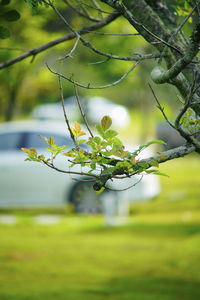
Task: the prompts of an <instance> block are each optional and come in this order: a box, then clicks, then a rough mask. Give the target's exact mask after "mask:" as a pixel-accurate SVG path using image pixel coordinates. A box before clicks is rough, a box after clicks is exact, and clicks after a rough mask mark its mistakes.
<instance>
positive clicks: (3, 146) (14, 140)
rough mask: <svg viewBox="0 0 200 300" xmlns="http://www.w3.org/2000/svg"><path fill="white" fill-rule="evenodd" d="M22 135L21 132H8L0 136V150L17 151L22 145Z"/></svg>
mask: <svg viewBox="0 0 200 300" xmlns="http://www.w3.org/2000/svg"><path fill="white" fill-rule="evenodd" d="M23 138H24V134H23V133H21V132H8V133H1V134H0V150H1V151H4V150H17V149H20V148H21V147H22V145H23Z"/></svg>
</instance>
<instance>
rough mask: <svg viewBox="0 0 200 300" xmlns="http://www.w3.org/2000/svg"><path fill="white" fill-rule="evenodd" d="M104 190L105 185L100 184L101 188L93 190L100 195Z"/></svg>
mask: <svg viewBox="0 0 200 300" xmlns="http://www.w3.org/2000/svg"><path fill="white" fill-rule="evenodd" d="M104 190H105V187H104V186H102V188H101V189H100V190H98V191H95V192H96V194H97V195H100V194H101V193H102V192H103V191H104Z"/></svg>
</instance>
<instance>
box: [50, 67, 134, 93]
mask: <svg viewBox="0 0 200 300" xmlns="http://www.w3.org/2000/svg"><path fill="white" fill-rule="evenodd" d="M138 64H139V62H136V63H135V64H134V65H133V66H132V67H131V68H130V69H129V70H128V71H127V72H126V73H125V74H124V75H123V76H122V77H120V78H119V79H118V80H116V81H115V82H113V83H110V84H107V85H101V86H90V84H88V85H83V84H81V83H79V82H77V81H75V80H73V79H72V78H69V77H66V76H64V75H62V74H60V73H58V72H56V71H53V70H52V69H51V68H50V67H49V66H48V64H47V63H46V66H47V68H48V69H49V71H50V72H51V73H53V74H55V75H57V76H59V77H62V78H64V79H66V80H67V81H69V82H71V83H73V84H75V85H76V86H79V87H81V88H85V89H91V90H96V89H106V88H109V87H112V86H115V85H117V84H118V83H120V82H121V81H122V80H123V79H125V78H126V77H127V76H128V74H129V73H130V72H131V71H133V69H135V67H136V66H137V65H138Z"/></svg>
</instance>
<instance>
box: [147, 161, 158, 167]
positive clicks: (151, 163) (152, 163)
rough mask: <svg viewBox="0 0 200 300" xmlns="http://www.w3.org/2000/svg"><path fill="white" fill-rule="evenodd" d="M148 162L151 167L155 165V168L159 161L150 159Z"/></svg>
mask: <svg viewBox="0 0 200 300" xmlns="http://www.w3.org/2000/svg"><path fill="white" fill-rule="evenodd" d="M149 164H150V165H151V166H152V167H156V168H158V167H159V163H158V162H157V160H151V161H150V163H149Z"/></svg>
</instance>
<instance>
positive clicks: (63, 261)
mask: <svg viewBox="0 0 200 300" xmlns="http://www.w3.org/2000/svg"><path fill="white" fill-rule="evenodd" d="M183 161H184V163H183ZM197 168H198V164H197V157H196V155H190V156H188V157H186V158H184V160H181V159H179V160H175V161H173V162H172V161H170V162H167V163H166V164H164V165H163V166H162V169H161V171H162V172H165V173H167V174H168V175H170V178H165V177H163V178H161V184H162V192H161V194H160V195H159V196H158V197H157V198H156V199H153V200H152V201H150V202H147V203H138V204H134V205H132V206H131V216H130V219H129V222H128V224H127V225H124V226H118V227H105V226H104V225H103V224H104V223H103V217H102V216H84V215H72V214H69V213H67V214H66V211H65V212H64V214H63V216H62V219H61V222H60V223H59V224H56V225H39V224H34V223H33V215H34V214H33V215H32V216H30V214H29V213H28V214H27V213H26V212H18V213H16V217H17V220H18V222H17V224H16V225H2V224H1V225H0V241H1V242H0V245H1V246H0V270H1V272H0V299H2V300H25V299H30V300H43V299H48V300H51V299H63V300H64V299H70V300H78V299H85V300H86V299H87V300H90V299H91V300H100V299H102V300H103V299H105V298H106V299H119V300H121V299H123V300H132V299H134V300H157V299H163V300H177V299H182V300H191V299H199V298H200V290H199V284H200V273H199V268H200V252H199V247H200V202H199V199H200V190H199V183H200V182H199V178H198V176H197ZM186 174H187V176H186ZM133 192H134V190H133ZM43 212H44V211H43ZM35 213H36V211H35ZM48 213H49V212H48Z"/></svg>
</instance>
